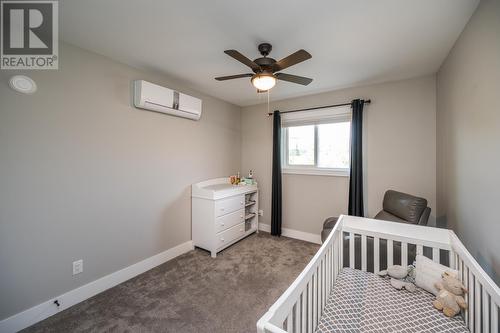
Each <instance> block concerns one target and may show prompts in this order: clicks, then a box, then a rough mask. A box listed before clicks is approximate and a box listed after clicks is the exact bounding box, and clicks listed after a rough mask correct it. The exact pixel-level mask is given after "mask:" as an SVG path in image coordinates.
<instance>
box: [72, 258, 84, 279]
mask: <svg viewBox="0 0 500 333" xmlns="http://www.w3.org/2000/svg"><path fill="white" fill-rule="evenodd" d="M81 272H83V259H80V260H77V261H73V275H76V274H80V273H81Z"/></svg>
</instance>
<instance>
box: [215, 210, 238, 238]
mask: <svg viewBox="0 0 500 333" xmlns="http://www.w3.org/2000/svg"><path fill="white" fill-rule="evenodd" d="M242 222H245V209H240V210H237V211H235V212H232V213H229V214H226V215H223V216H221V217H217V218H216V219H215V232H216V233H219V232H221V231H224V230H226V229H228V228H231V227H232V226H235V225H237V224H238V223H242Z"/></svg>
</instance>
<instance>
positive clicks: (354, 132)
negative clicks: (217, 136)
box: [348, 99, 365, 217]
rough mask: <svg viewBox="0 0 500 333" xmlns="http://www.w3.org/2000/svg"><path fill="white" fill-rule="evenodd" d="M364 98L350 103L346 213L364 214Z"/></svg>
mask: <svg viewBox="0 0 500 333" xmlns="http://www.w3.org/2000/svg"><path fill="white" fill-rule="evenodd" d="M364 104H365V101H364V100H362V99H361V100H360V99H355V100H353V101H352V103H351V107H352V121H351V173H350V179H349V209H348V214H349V215H354V216H361V217H362V216H364V211H363V105H364Z"/></svg>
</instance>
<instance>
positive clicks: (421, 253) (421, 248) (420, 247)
mask: <svg viewBox="0 0 500 333" xmlns="http://www.w3.org/2000/svg"><path fill="white" fill-rule="evenodd" d="M423 254H424V247H423V246H422V245H419V244H417V255H423Z"/></svg>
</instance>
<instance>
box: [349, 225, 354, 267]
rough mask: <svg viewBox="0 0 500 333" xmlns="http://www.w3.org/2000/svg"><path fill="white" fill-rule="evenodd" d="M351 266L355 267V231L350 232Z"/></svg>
mask: <svg viewBox="0 0 500 333" xmlns="http://www.w3.org/2000/svg"><path fill="white" fill-rule="evenodd" d="M349 267H350V268H354V233H353V232H350V233H349Z"/></svg>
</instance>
